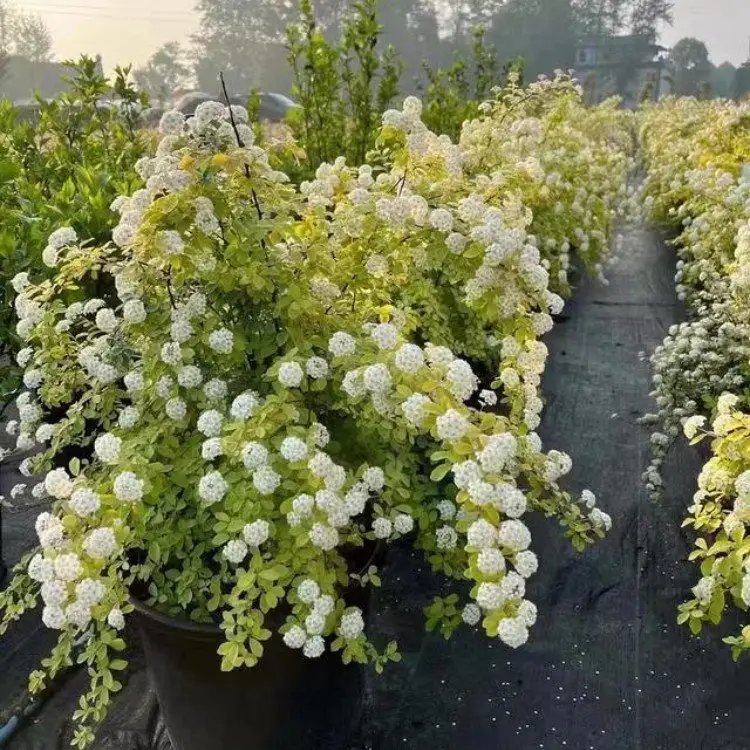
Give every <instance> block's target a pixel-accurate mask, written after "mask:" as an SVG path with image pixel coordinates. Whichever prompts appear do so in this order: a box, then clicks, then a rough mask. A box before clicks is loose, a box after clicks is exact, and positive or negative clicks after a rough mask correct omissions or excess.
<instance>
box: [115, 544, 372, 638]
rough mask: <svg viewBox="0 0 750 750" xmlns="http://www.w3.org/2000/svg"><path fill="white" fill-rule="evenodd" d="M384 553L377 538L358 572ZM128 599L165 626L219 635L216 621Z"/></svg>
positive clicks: (139, 610)
mask: <svg viewBox="0 0 750 750" xmlns="http://www.w3.org/2000/svg"><path fill="white" fill-rule="evenodd" d="M384 553H385V543H384V542H383V541H382V540H381V539H379V540H378V541H377V542H376V544H375V546H374V548H373V550H372V554H371V555H370V556H369V557H368V558H367V562H366V563H365V564H364V565H363V566H362V567H361V568H360V569H359V574H362V573H363V572H364V571H366V570H368V569H369V568H370V566H371V565H372V564H373V563H374V562H375V561H376V560H378V559H380V558H381V557H382V556H383V554H384ZM128 600H129V601H130V604H131V605H132V606H133V609H135V611H136V612H138V614H140V615H141V616H143V617H146V618H148V619H149V620H152V621H155V622H157V623H159V624H160V625H163V626H165V627H168V628H175V629H177V630H182V631H184V632H186V633H192V634H193V635H197V636H216V635H221V633H222V630H221V627H220V626H219V625H217V624H216V623H207V622H194V621H193V620H188V619H187V617H175V616H174V615H166V614H164V613H163V612H160V611H159V610H158V609H155V608H154V607H150V606H149V605H148V604H145V603H144V602H143V601H141V600H140V599H138V598H137V597H136V596H135V595H134V594H133V593H131V594H130V595H129V596H128Z"/></svg>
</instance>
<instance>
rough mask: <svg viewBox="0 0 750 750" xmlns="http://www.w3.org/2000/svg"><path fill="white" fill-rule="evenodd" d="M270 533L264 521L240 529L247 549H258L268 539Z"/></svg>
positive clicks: (266, 522) (260, 520) (259, 520)
mask: <svg viewBox="0 0 750 750" xmlns="http://www.w3.org/2000/svg"><path fill="white" fill-rule="evenodd" d="M270 533H271V527H270V526H269V524H268V521H264V520H263V519H258V520H257V521H253V522H252V523H248V524H245V527H244V528H243V529H242V536H243V537H244V539H245V542H247V545H248V547H260V545H261V544H263V542H265V541H266V540H267V539H268V536H269V534H270Z"/></svg>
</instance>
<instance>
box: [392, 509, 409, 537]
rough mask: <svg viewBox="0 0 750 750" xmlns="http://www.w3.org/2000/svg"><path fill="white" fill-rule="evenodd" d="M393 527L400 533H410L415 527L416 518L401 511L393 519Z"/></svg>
mask: <svg viewBox="0 0 750 750" xmlns="http://www.w3.org/2000/svg"><path fill="white" fill-rule="evenodd" d="M393 528H394V529H396V531H397V532H398V533H399V534H408V533H409V532H410V531H412V529H413V528H414V519H413V518H412V517H411V516H410V515H407V514H406V513H399V514H398V515H397V516H396V517H395V518H394V519H393Z"/></svg>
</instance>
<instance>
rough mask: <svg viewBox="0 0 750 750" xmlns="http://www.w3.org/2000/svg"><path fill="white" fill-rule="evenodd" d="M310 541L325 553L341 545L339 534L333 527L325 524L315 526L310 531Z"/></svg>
mask: <svg viewBox="0 0 750 750" xmlns="http://www.w3.org/2000/svg"><path fill="white" fill-rule="evenodd" d="M309 536H310V541H311V542H312V544H313V545H314V546H315V547H318V548H319V549H322V550H324V551H326V552H327V551H329V550H332V549H333V548H334V547H335V546H336V545H337V544H338V543H339V533H338V531H337V530H336V529H335V528H333V527H332V526H328V525H326V524H323V523H316V524H313V527H312V528H311V529H310V534H309Z"/></svg>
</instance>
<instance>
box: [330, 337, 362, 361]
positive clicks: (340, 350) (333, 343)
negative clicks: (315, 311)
mask: <svg viewBox="0 0 750 750" xmlns="http://www.w3.org/2000/svg"><path fill="white" fill-rule="evenodd" d="M355 348H356V347H355V343H354V339H353V338H352V337H351V336H350V335H349V334H348V333H344V332H343V331H337V332H336V333H334V334H333V336H331V338H330V340H329V341H328V351H329V352H330V353H331V354H333V356H334V357H347V356H349V355H351V354H354V350H355Z"/></svg>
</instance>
